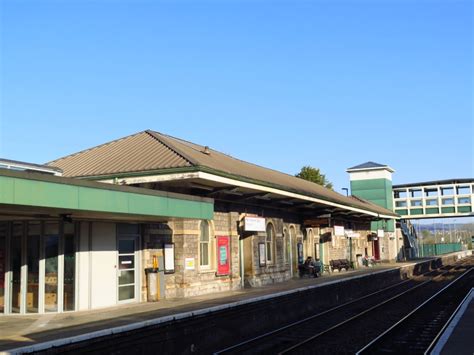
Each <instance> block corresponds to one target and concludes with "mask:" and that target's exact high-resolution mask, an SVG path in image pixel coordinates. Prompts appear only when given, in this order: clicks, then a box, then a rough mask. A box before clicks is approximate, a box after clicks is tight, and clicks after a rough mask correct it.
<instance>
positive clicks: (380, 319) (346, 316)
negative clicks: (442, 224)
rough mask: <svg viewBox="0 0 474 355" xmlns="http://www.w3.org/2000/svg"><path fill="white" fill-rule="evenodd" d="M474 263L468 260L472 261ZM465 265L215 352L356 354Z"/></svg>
mask: <svg viewBox="0 0 474 355" xmlns="http://www.w3.org/2000/svg"><path fill="white" fill-rule="evenodd" d="M471 262H472V261H471ZM465 263H466V261H462V262H461V263H458V264H457V265H453V266H447V267H445V268H444V269H440V270H434V271H431V272H428V273H426V274H424V275H420V276H419V277H416V278H414V279H410V280H405V281H402V282H400V283H398V284H395V285H393V286H390V287H387V288H385V289H382V290H380V291H377V292H374V293H371V294H369V295H366V296H363V297H361V298H358V299H355V300H352V301H350V302H346V303H344V304H341V305H339V306H337V307H334V308H331V309H329V310H326V311H324V312H320V313H318V314H315V315H313V316H310V317H307V318H305V319H302V320H300V321H297V322H295V323H292V324H288V325H286V326H283V327H281V328H278V329H275V330H272V331H270V332H268V333H265V334H262V335H259V336H257V337H255V338H252V339H249V340H246V341H244V342H241V343H238V344H235V345H233V346H230V347H228V348H225V349H222V350H219V351H216V352H215V354H237V353H238V354H241V353H272V354H275V353H279V354H287V353H308V352H314V351H317V352H318V354H320V353H327V354H333V353H352V354H353V353H355V352H357V351H358V350H359V349H361V348H362V347H363V346H364V345H365V344H367V343H369V342H370V341H371V340H372V339H374V338H375V337H377V336H378V335H379V334H380V333H382V332H383V331H384V330H385V329H387V328H390V327H391V326H392V325H393V324H394V323H396V322H398V321H399V320H400V319H401V318H403V317H404V316H405V315H406V314H407V313H409V312H410V311H411V310H412V309H414V308H416V307H417V306H418V305H419V303H420V300H424V299H427V298H430V297H431V296H432V295H433V294H435V293H437V292H438V291H439V290H440V289H442V288H443V287H445V286H446V285H448V284H449V283H450V282H451V281H452V280H453V279H455V278H456V277H457V276H459V275H460V274H461V273H462V272H463V271H465V270H466V268H467V267H468V266H466V265H465Z"/></svg>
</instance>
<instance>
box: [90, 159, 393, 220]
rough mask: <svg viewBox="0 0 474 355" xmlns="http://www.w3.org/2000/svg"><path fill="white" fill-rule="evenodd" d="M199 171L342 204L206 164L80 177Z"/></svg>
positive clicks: (121, 176)
mask: <svg viewBox="0 0 474 355" xmlns="http://www.w3.org/2000/svg"><path fill="white" fill-rule="evenodd" d="M199 171H201V172H205V173H209V174H213V175H216V176H220V177H225V178H229V179H234V180H238V181H242V182H248V183H251V184H255V185H261V186H265V187H270V188H274V189H279V190H282V191H287V192H292V193H298V194H302V195H306V196H309V197H315V198H318V199H321V200H324V201H328V202H334V203H338V204H342V203H341V202H340V201H337V200H334V199H329V198H327V197H325V196H320V195H317V194H308V193H304V192H302V191H299V190H297V189H289V188H287V187H284V186H280V185H277V184H272V183H269V182H266V181H260V180H255V179H251V178H247V177H244V176H240V175H234V174H230V173H225V172H223V171H220V170H214V169H212V168H209V167H206V166H201V165H199V166H193V167H185V168H172V169H161V170H154V171H146V172H132V173H123V174H114V175H102V176H88V177H81V179H87V180H105V179H117V180H120V179H121V178H126V177H133V176H151V175H166V174H175V173H186V172H199ZM345 205H346V206H350V207H354V208H358V209H364V208H363V207H361V206H359V205H356V204H351V203H345ZM382 207H383V206H382ZM389 209H392V208H391V207H390V208H389ZM365 210H367V211H370V212H374V213H379V212H377V211H374V210H371V209H365ZM394 217H398V216H397V215H395V214H394Z"/></svg>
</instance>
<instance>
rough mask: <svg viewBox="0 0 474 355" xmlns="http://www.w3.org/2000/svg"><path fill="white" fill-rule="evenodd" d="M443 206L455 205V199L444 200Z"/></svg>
mask: <svg viewBox="0 0 474 355" xmlns="http://www.w3.org/2000/svg"><path fill="white" fill-rule="evenodd" d="M443 205H454V198H443Z"/></svg>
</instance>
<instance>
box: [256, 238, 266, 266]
mask: <svg viewBox="0 0 474 355" xmlns="http://www.w3.org/2000/svg"><path fill="white" fill-rule="evenodd" d="M258 262H259V265H260V266H265V265H267V255H266V254H265V243H258Z"/></svg>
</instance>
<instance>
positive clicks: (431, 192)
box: [425, 188, 438, 197]
mask: <svg viewBox="0 0 474 355" xmlns="http://www.w3.org/2000/svg"><path fill="white" fill-rule="evenodd" d="M425 196H426V197H433V196H438V189H426V188H425Z"/></svg>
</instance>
